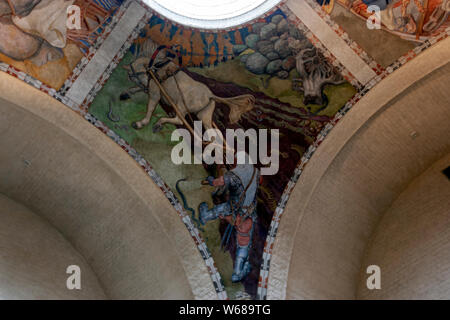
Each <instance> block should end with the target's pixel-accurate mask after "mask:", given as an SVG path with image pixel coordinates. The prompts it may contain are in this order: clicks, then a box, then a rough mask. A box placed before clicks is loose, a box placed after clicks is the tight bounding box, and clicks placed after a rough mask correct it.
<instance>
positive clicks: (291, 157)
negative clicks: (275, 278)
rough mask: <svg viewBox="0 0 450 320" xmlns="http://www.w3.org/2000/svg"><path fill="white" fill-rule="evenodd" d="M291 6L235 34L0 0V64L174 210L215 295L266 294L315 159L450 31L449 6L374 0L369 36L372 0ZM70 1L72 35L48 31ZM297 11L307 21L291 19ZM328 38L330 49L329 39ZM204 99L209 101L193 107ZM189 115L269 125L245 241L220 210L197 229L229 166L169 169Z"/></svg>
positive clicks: (133, 11)
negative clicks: (50, 100)
mask: <svg viewBox="0 0 450 320" xmlns="http://www.w3.org/2000/svg"><path fill="white" fill-rule="evenodd" d="M292 2H295V1H287V2H283V3H281V4H279V5H278V6H277V7H276V8H274V9H273V10H271V11H270V12H268V13H267V14H265V15H264V16H261V17H260V18H258V19H256V20H253V21H251V22H249V23H247V24H245V25H242V26H239V27H235V28H228V29H225V30H200V29H194V28H188V27H185V26H181V25H178V24H175V23H173V22H171V21H169V20H168V19H166V18H164V17H162V16H161V15H159V14H158V13H156V12H153V11H152V10H151V9H150V8H148V7H147V6H146V5H145V4H144V3H143V2H140V1H121V0H73V1H63V0H61V1H52V2H50V1H45V0H42V1H39V0H34V1H33V0H22V1H20V0H10V1H6V0H0V37H1V39H2V41H1V42H0V69H1V70H2V71H4V72H8V73H10V74H12V75H14V76H16V77H19V78H21V79H23V80H24V81H27V82H29V83H30V84H32V85H34V86H35V87H37V88H38V89H41V90H44V91H49V92H50V91H51V92H52V93H51V95H52V96H54V97H55V98H56V99H58V100H60V101H62V102H63V103H65V104H66V105H68V106H69V107H70V108H72V109H73V110H75V111H76V112H78V113H79V114H80V115H81V116H83V117H84V118H85V119H86V120H88V121H90V122H91V123H92V124H93V125H95V126H96V127H98V128H99V129H100V130H102V131H103V132H104V133H105V134H107V135H108V136H110V137H111V138H112V139H113V140H114V141H116V142H117V143H118V144H119V145H120V146H121V147H122V148H123V149H124V150H125V151H126V152H128V153H129V154H130V156H132V157H133V158H134V159H136V161H137V162H138V163H139V164H140V165H141V167H142V168H143V169H144V170H145V171H146V172H147V173H148V174H149V176H150V177H151V178H152V179H153V180H154V181H155V183H157V184H158V185H159V186H160V187H161V189H162V191H163V192H165V193H166V195H167V197H168V199H169V200H170V201H171V202H172V204H173V205H174V207H175V208H176V209H177V211H178V213H179V214H180V217H181V218H182V219H183V222H184V223H185V224H186V226H187V228H188V230H189V232H190V233H191V235H192V237H193V240H194V241H195V243H196V245H197V246H198V248H199V250H200V252H201V254H202V256H203V258H204V260H205V263H206V264H207V265H208V267H209V270H210V272H211V277H212V279H213V282H214V284H215V287H216V291H217V293H218V296H219V298H221V299H226V298H230V299H264V298H265V293H266V288H267V287H266V286H267V274H268V272H269V268H270V255H271V247H272V245H273V241H274V238H275V236H276V232H277V226H278V223H279V222H280V219H281V216H282V213H283V210H284V207H285V205H286V202H287V200H288V198H289V194H290V192H291V191H292V188H293V186H294V185H295V183H296V182H297V180H298V179H299V178H301V177H300V175H301V172H302V170H303V168H304V166H305V165H306V164H307V162H308V161H309V159H310V158H311V156H312V154H313V153H314V151H315V150H316V149H317V148H318V147H319V146H320V143H321V141H323V139H325V137H326V135H327V134H328V133H329V132H330V130H331V129H332V128H333V126H334V125H335V124H336V123H337V122H338V121H339V119H341V118H342V117H343V116H344V115H345V114H346V112H348V110H349V109H350V108H351V107H352V106H353V105H354V104H355V103H356V102H357V101H358V100H359V99H360V98H361V97H362V96H363V95H364V94H366V93H367V92H368V91H369V90H370V89H371V88H372V87H373V86H375V85H376V84H377V83H378V82H379V81H381V80H382V79H383V78H384V77H386V76H387V75H389V74H390V73H392V72H394V71H395V70H396V69H397V68H399V67H401V65H403V64H404V63H407V62H408V61H409V60H411V59H413V58H414V57H415V56H416V55H418V54H420V52H421V51H423V50H425V49H426V48H428V47H429V46H431V45H432V44H433V43H435V42H437V41H439V40H442V39H444V38H445V37H447V35H448V34H449V32H450V31H449V21H448V11H449V10H448V1H447V0H429V1H426V3H427V5H426V6H423V5H419V4H420V3H421V2H420V0H416V1H409V2H405V1H404V0H403V1H393V2H389V3H385V4H384V5H381V9H382V10H381V28H380V29H370V28H367V27H366V22H367V18H368V17H370V15H368V13H367V7H368V6H370V5H371V4H373V3H375V2H372V1H371V0H367V1H364V2H361V1H353V2H352V1H342V0H327V1H325V2H324V3H323V2H322V1H319V3H317V2H313V1H310V0H304V1H303V0H302V1H299V2H297V3H300V2H301V6H303V7H298V6H296V4H294V5H292V6H291V3H292ZM381 2H382V1H381ZM381 2H380V1H378V2H376V3H378V5H380V3H381ZM384 2H386V1H384ZM73 4H74V5H77V6H79V7H80V8H82V10H81V13H82V16H81V18H82V19H81V21H82V27H81V29H78V30H70V29H68V28H67V26H66V25H65V23H61V22H57V20H58V19H57V18H61V17H62V16H63V17H64V18H65V17H66V16H67V14H66V10H67V7H68V6H69V5H73ZM299 8H300V9H301V8H307V9H308V10H309V11H308V14H307V15H304V16H301V12H300V14H299V13H298V10H299ZM39 12H48V13H49V14H50V13H51V14H50V16H52V17H57V18H56V19H55V21H56V22H55V25H58V26H60V29H58V30H57V31H54V32H56V35H55V34H52V33H51V32H49V30H50V29H51V28H47V29H45V28H40V27H39V28H38V27H35V28H30V25H33V23H34V25H35V26H38V25H39V23H38V22H36V21H38V20H39V15H33V13H39ZM302 12H303V13H304V12H305V11H304V10H303V11H302ZM127 19H128V20H127ZM133 19H134V20H133ZM314 19H315V20H314ZM63 20H64V19H63ZM24 21H26V23H25V22H24ZM319 22H320V23H319ZM318 23H319V24H318ZM324 25H326V30H325V31H326V32H328V34H324V33H323V30H322V29H323V26H324ZM319 26H320V27H321V28H322V29H321V30H320V31H319V30H318V28H319ZM40 29H42V30H40ZM51 30H53V29H51ZM386 34H387V36H386ZM333 37H335V38H336V39H337V40H339V41H334V40H333V41H330V42H327V39H335V38H333ZM117 39H121V40H117ZM370 39H371V40H370ZM382 39H387V40H386V41H384V42H383V41H382ZM336 43H337V44H338V45H339V46H340V47H338V48H336ZM361 65H362V66H363V67H364V68H361V67H359V66H361ZM149 67H151V68H153V69H152V70H153V71H154V72H155V73H156V75H157V79H156V80H159V81H160V82H161V83H162V84H163V83H165V81H167V83H169V82H170V81H172V82H173V81H175V82H173V83H175V84H176V86H172V87H170V86H169V85H168V87H167V88H168V89H167V90H168V91H169V92H168V94H169V95H170V97H172V98H173V99H174V100H176V101H178V103H179V104H180V105H184V106H185V109H186V115H188V116H186V117H185V119H184V120H182V121H180V119H179V118H178V120H176V119H177V116H178V113H177V112H176V110H174V107H173V104H171V103H170V101H169V103H168V100H167V99H164V98H161V97H160V96H161V95H163V96H164V92H163V91H161V90H162V89H161V88H160V87H159V86H158V85H157V84H156V83H155V79H153V78H152V77H151V74H150V73H149V72H148V69H149ZM86 79H89V80H92V81H90V82H89V81H87V80H86ZM171 79H172V80H171ZM173 79H175V80H173ZM176 79H178V80H176ZM177 81H179V83H178V82H177ZM180 86H181V88H180ZM191 92H192V94H191ZM202 94H205V95H207V96H208V103H210V101H214V104H213V105H210V104H208V105H204V106H201V107H199V108H198V109H195V108H196V105H197V104H199V103H201V102H200V100H201V99H200V98H199V97H200V95H202ZM191 95H192V97H191ZM158 97H159V98H158ZM177 99H178V100H177ZM186 100H187V101H186ZM210 106H211V107H212V108H211V109H208V110H210V112H209V111H208V112H209V113H208V112H206V111H205V112H202V110H204V109H206V108H207V107H208V108H209V107H210ZM237 107H239V110H238V111H236V112H237V115H236V116H234V115H235V114H234V113H233V112H235V111H233V110H234V109H236V108H237ZM199 110H200V111H199ZM205 113H206V114H207V115H206V116H205ZM208 117H209V118H208ZM174 119H175V120H174ZM198 119H201V120H205V121H206V124H208V123H211V124H213V125H214V126H216V128H218V129H219V130H220V131H221V132H223V133H225V130H226V129H229V128H231V129H244V130H248V129H255V130H259V129H277V130H279V133H280V135H279V146H280V150H279V151H280V152H279V157H280V168H279V171H278V173H277V174H275V175H271V176H269V175H268V176H262V177H261V178H260V179H258V181H257V183H256V185H257V188H256V191H255V193H254V196H253V198H252V199H251V200H252V201H254V203H255V206H254V208H252V210H253V209H254V214H253V215H252V217H251V223H250V222H249V225H250V227H249V228H248V229H247V230H246V231H245V232H244V233H245V234H246V236H247V237H249V238H250V241H248V242H246V243H245V245H243V244H242V243H243V242H242V241H243V240H242V237H240V236H242V235H241V233H242V232H240V231H239V230H241V229H239V228H238V227H237V226H236V225H234V224H235V221H234V220H233V221H230V219H227V218H226V216H228V215H229V214H223V215H222V216H221V217H222V218H218V219H211V221H208V222H206V223H203V224H202V223H200V222H199V221H198V220H199V218H200V217H199V210H200V209H199V207H201V204H202V203H206V206H207V208H213V209H214V208H216V207H217V208H218V206H219V205H220V204H221V203H225V202H227V201H228V200H229V197H230V192H229V193H227V192H218V190H219V189H220V188H215V187H214V186H209V185H205V184H202V182H203V181H204V180H205V178H206V177H208V176H212V177H215V178H219V177H221V176H224V175H226V173H225V172H227V170H228V171H229V170H231V169H230V168H225V167H220V166H212V165H208V164H206V163H199V164H195V165H188V164H182V165H176V164H174V163H173V162H172V161H171V153H172V150H173V148H174V147H175V145H177V142H174V141H172V140H171V136H172V133H173V132H174V130H175V129H177V128H183V127H185V126H186V123H188V124H189V125H191V126H193V125H194V121H196V120H198ZM205 121H204V124H205ZM262 166H263V164H261V163H257V164H256V167H258V168H261V167H262ZM253 177H254V175H253V176H252V179H253ZM255 181H256V180H255ZM230 183H231V182H230ZM227 197H228V198H227ZM203 206H205V205H203ZM213 209H211V210H213ZM217 210H218V209H217ZM205 212H206V211H205ZM229 225H233V226H234V228H231V229H230V228H229ZM236 230H238V231H239V232H238V231H236ZM245 246H246V250H247V251H246V252H244V253H242V252H243V251H242V250H241V251H240V249H242V248H243V247H245ZM241 262H242V264H243V265H242V266H240V269H239V267H237V265H238V264H239V263H241ZM242 270H244V271H242ZM237 271H242V274H239V272H237ZM236 274H238V275H240V276H241V277H236Z"/></svg>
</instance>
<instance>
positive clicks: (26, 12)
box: [0, 0, 119, 66]
mask: <svg viewBox="0 0 450 320" xmlns="http://www.w3.org/2000/svg"><path fill="white" fill-rule="evenodd" d="M106 2H108V1H105V3H106ZM109 2H110V3H109ZM109 2H108V3H107V4H108V5H109V4H111V5H116V6H117V5H118V4H119V2H118V1H116V0H109ZM73 4H75V5H77V6H79V7H80V9H81V10H80V12H81V13H82V16H81V17H80V19H81V21H80V22H81V25H80V27H81V29H79V30H68V29H67V18H68V15H67V11H68V8H69V6H71V5H73ZM107 15H108V11H107V10H106V9H105V8H103V7H102V6H100V5H97V4H96V3H94V2H93V1H90V0H0V39H1V42H0V53H2V54H4V55H6V56H8V57H10V58H12V59H14V60H16V61H24V60H30V61H31V62H32V63H33V64H35V65H37V66H42V65H44V64H46V63H48V62H51V61H55V60H58V59H61V58H63V56H64V53H63V51H62V49H63V48H65V47H66V44H67V40H73V41H75V42H76V43H77V44H79V45H80V46H81V47H83V45H84V44H85V43H88V42H89V40H90V39H89V34H90V32H92V31H93V30H95V28H97V27H98V26H99V24H101V23H102V21H103V20H104V19H105V17H106V16H107ZM83 41H84V42H83Z"/></svg>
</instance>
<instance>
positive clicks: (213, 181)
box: [205, 176, 225, 187]
mask: <svg viewBox="0 0 450 320" xmlns="http://www.w3.org/2000/svg"><path fill="white" fill-rule="evenodd" d="M205 181H207V182H208V183H209V185H210V186H212V187H221V186H224V185H225V180H224V178H223V176H220V177H219V178H217V179H214V177H212V176H209V177H208V178H206V180H205Z"/></svg>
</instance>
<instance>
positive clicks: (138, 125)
mask: <svg viewBox="0 0 450 320" xmlns="http://www.w3.org/2000/svg"><path fill="white" fill-rule="evenodd" d="M148 89H149V90H148V93H149V100H148V106H147V114H146V116H145V118H144V119H142V120H141V121H138V122H134V123H133V124H132V125H131V126H132V127H133V128H134V129H142V128H143V127H145V126H146V125H148V124H149V122H150V119H151V118H152V115H153V111H155V108H156V106H157V105H158V103H159V100H160V99H161V92H160V91H159V87H158V85H157V84H156V83H155V82H154V81H153V80H151V81H150V84H149V86H148Z"/></svg>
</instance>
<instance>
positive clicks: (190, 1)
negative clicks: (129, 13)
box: [144, 0, 281, 29]
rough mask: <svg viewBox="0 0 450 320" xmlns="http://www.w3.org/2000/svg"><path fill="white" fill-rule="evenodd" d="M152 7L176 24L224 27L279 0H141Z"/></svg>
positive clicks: (262, 11)
mask: <svg viewBox="0 0 450 320" xmlns="http://www.w3.org/2000/svg"><path fill="white" fill-rule="evenodd" d="M144 2H145V3H146V4H148V5H149V6H150V7H151V8H152V9H154V10H155V11H157V12H158V13H160V14H161V15H163V16H165V17H166V18H168V19H170V20H172V21H174V22H177V23H179V24H183V25H187V26H190V27H195V28H202V29H225V28H230V27H234V26H238V25H241V24H244V23H246V22H249V21H251V20H253V19H256V18H258V17H259V16H262V15H264V14H265V13H267V12H268V11H270V10H271V9H273V8H274V7H275V6H276V5H277V4H278V3H280V2H281V0H144Z"/></svg>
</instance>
